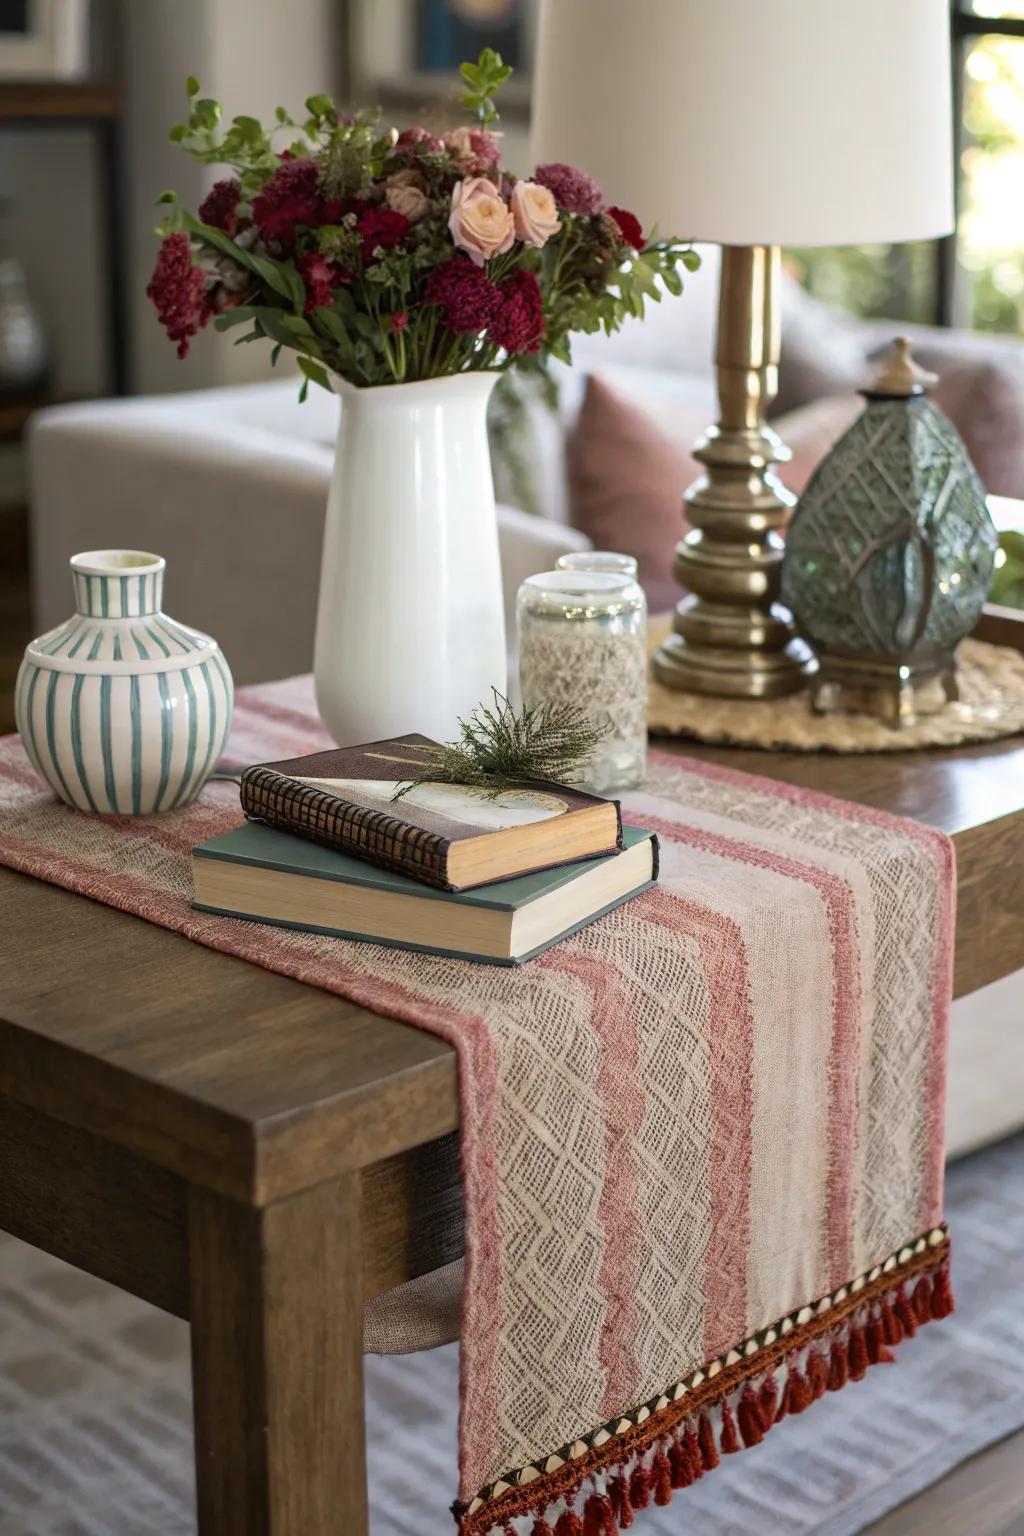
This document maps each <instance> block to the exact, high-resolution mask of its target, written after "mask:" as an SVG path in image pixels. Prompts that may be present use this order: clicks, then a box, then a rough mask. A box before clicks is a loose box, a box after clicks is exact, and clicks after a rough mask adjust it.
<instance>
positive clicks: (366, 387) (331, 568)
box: [147, 49, 698, 741]
mask: <svg viewBox="0 0 1024 1536" xmlns="http://www.w3.org/2000/svg"><path fill="white" fill-rule="evenodd" d="M510 73H511V71H510V70H509V69H508V68H507V67H506V66H505V65H503V64H502V61H501V59H500V57H499V56H498V55H497V54H496V53H494V52H493V51H492V50H490V49H485V50H484V51H483V52H482V53H481V55H480V57H479V59H478V61H477V62H476V63H475V64H465V65H463V66H462V77H463V81H464V83H465V87H466V90H465V93H464V95H463V96H462V98H461V100H462V104H463V105H464V106H465V107H466V108H467V109H468V110H469V111H470V112H471V113H472V114H473V119H474V120H473V122H472V124H471V125H467V126H463V127H459V128H456V129H455V130H454V131H452V132H449V133H445V134H443V135H440V136H439V135H436V134H434V133H433V132H431V131H429V130H428V129H427V128H424V127H412V128H406V129H404V130H403V131H401V132H399V131H398V130H397V129H394V128H391V129H388V130H384V129H382V127H381V122H380V112H379V111H377V110H364V111H358V112H355V113H354V114H352V115H346V114H343V113H341V112H339V111H338V109H337V108H336V106H335V104H334V103H333V102H332V101H331V100H330V98H329V97H326V96H311V97H310V98H309V100H308V101H307V102H306V112H307V114H308V115H307V116H306V117H305V119H304V120H303V121H301V122H297V121H295V120H294V119H293V118H292V117H291V116H290V115H289V114H288V113H287V112H286V111H285V110H284V108H282V107H279V108H278V110H277V120H276V122H275V124H274V125H273V126H272V127H271V128H270V129H269V130H268V129H266V128H264V127H263V125H262V124H261V123H259V122H258V121H257V119H256V118H253V117H236V118H234V119H233V121H232V122H231V123H230V125H228V126H227V127H226V128H225V127H224V126H223V124H222V114H221V109H220V106H219V104H218V103H217V102H216V101H212V100H209V99H206V98H202V97H200V95H199V85H198V82H197V81H195V80H189V82H188V95H189V105H190V110H189V116H188V121H187V122H185V123H182V124H180V125H178V126H177V127H175V128H173V129H172V130H171V137H172V139H174V140H175V141H176V142H177V143H179V144H180V145H181V147H182V149H183V150H184V151H185V152H186V153H187V154H189V155H190V156H192V157H193V158H194V159H196V160H198V161H200V162H202V163H203V164H208V165H222V166H224V167H226V168H227V169H228V170H229V171H230V173H231V174H230V175H229V176H227V177H225V178H224V179H222V180H219V181H217V182H215V184H214V185H213V187H212V188H211V190H210V192H209V194H208V196H207V197H206V199H205V201H204V202H203V203H202V204H201V206H200V208H199V211H198V216H196V215H193V214H191V213H189V212H188V211H187V210H186V209H185V208H183V207H182V206H181V205H180V203H179V202H178V200H177V198H176V196H175V194H174V193H172V192H168V193H165V194H164V196H163V198H162V199H161V201H162V202H163V203H164V204H166V205H167V212H166V217H165V220H164V222H163V224H162V226H161V230H160V233H161V234H162V235H163V241H162V244H161V247H160V251H159V255H158V257H157V263H156V270H155V272H154V274H153V278H152V280H151V282H150V284H149V288H148V290H147V292H148V294H149V296H150V298H151V299H152V300H153V302H154V304H155V305H156V308H157V311H158V314H159V317H160V319H161V321H162V323H163V324H164V326H165V328H166V330H167V333H168V335H169V336H170V338H171V339H172V340H173V341H174V342H176V343H177V347H178V354H179V356H180V357H184V356H186V354H187V352H188V348H189V342H190V340H191V338H192V337H193V336H195V335H196V334H197V332H198V331H200V330H201V329H202V328H203V327H204V326H206V325H207V324H208V323H209V322H211V321H212V322H213V324H214V326H215V327H216V328H217V329H218V330H229V329H233V328H235V327H239V328H241V327H245V329H244V332H243V334H241V335H240V336H239V338H238V342H240V343H242V342H246V343H247V342H252V341H258V340H262V339H264V338H265V339H267V340H268V341H269V342H270V343H272V345H273V353H272V361H273V362H276V361H277V358H278V356H279V355H280V353H281V350H282V348H288V349H289V350H291V351H293V352H295V353H296V354H297V360H298V365H299V368H300V370H301V371H302V373H303V375H304V379H303V383H302V389H301V394H302V397H303V398H304V397H305V393H306V390H307V389H308V386H309V383H310V382H313V383H316V384H318V385H321V386H323V387H324V388H325V389H331V388H332V387H333V388H334V389H335V390H336V391H337V392H338V393H341V394H342V395H343V396H344V397H345V403H344V409H343V412H342V421H341V427H340V437H339V451H338V455H337V463H336V468H335V475H334V480H333V485H332V494H331V498H330V503H329V509H328V523H327V531H326V538H325V549H324V565H323V573H322V582H321V602H320V615H319V622H318V630H317V661H316V673H317V696H318V701H319V704H320V708H321V713H322V714H323V716H324V719H325V723H326V724H327V725H328V727H329V729H331V730H332V731H333V732H334V733H335V734H336V735H338V736H339V737H341V738H343V739H347V740H349V741H351V740H359V739H369V738H370V737H371V736H373V735H377V736H384V735H387V734H391V733H393V732H394V731H395V730H409V729H410V728H412V727H413V726H415V727H417V728H420V729H423V730H424V731H426V732H427V733H428V734H431V733H433V734H438V729H437V727H439V726H440V727H441V734H443V733H444V732H447V731H448V730H449V729H450V724H451V721H452V719H453V718H455V717H456V716H457V715H459V714H465V713H466V712H467V710H468V709H470V708H471V707H472V706H473V704H475V703H476V701H477V700H478V699H479V698H481V697H483V696H485V695H486V694H487V692H488V691H489V689H490V688H491V687H492V686H498V687H499V688H503V687H504V680H505V679H504V671H505V649H504V635H503V621H502V604H501V588H500V571H499V567H498V557H497V536H496V525H495V517H494V499H493V486H492V482H491V475H490V462H489V458H488V454H487V443H486V434H485V427H484V413H485V408H486V402H487V396H488V394H489V393H490V390H491V387H492V385H493V383H494V381H495V379H496V378H497V377H498V376H499V375H500V374H501V373H503V372H504V371H506V370H508V369H511V368H513V367H520V368H523V367H527V368H530V369H531V370H534V371H537V370H543V369H544V368H545V367H546V364H547V362H548V361H549V359H551V358H558V359H560V360H562V361H564V362H569V361H570V360H571V354H570V341H569V338H570V336H571V334H572V332H573V331H597V330H599V329H603V330H605V331H606V332H608V333H611V332H613V331H615V330H617V329H618V328H619V326H620V325H621V324H622V322H623V320H624V319H625V318H626V317H627V316H628V315H637V316H642V315H643V312H644V305H645V301H646V300H647V299H659V298H660V296H661V292H662V290H667V291H668V292H669V293H678V292H680V291H681V288H682V271H683V270H684V269H691V270H692V269H693V268H694V267H696V265H697V261H698V258H697V256H696V254H695V252H693V250H692V249H691V248H690V247H689V245H687V244H685V243H683V242H681V241H679V240H676V239H665V238H659V237H656V235H654V234H653V233H651V234H649V235H647V236H646V237H645V235H644V232H643V230H642V229H641V226H640V223H639V221H638V220H637V219H636V218H635V217H634V215H633V214H631V213H629V212H628V211H627V210H625V209H622V208H616V207H609V206H607V205H606V203H605V200H604V197H603V194H602V192H601V189H600V187H599V186H598V185H597V183H596V182H595V181H594V180H593V179H592V178H591V177H590V176H588V175H587V174H586V173H585V172H584V171H580V170H576V169H574V168H573V167H572V166H568V165H560V164H552V165H539V166H537V167H535V169H534V171H533V173H532V175H531V176H529V177H528V178H517V177H515V176H514V175H512V174H511V173H510V172H509V171H508V170H507V169H505V168H504V167H503V166H502V163H501V141H500V136H499V135H498V133H497V132H496V131H495V129H494V126H493V125H494V123H495V122H496V120H497V112H496V109H495V105H494V94H495V92H496V91H497V89H498V88H499V87H500V86H501V85H502V84H503V83H504V81H505V80H506V79H507V78H508V76H509V74H510ZM464 375H473V376H474V377H472V378H464V377H463V376H464ZM380 386H388V387H387V388H384V389H381V388H380ZM396 386H400V388H397V389H396ZM382 551H383V553H384V557H385V558H384V559H382ZM431 728H433V730H432V729H431Z"/></svg>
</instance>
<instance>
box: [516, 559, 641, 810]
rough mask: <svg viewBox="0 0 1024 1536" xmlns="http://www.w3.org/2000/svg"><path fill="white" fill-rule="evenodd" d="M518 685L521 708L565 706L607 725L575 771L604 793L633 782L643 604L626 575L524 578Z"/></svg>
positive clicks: (637, 771) (637, 766) (637, 768)
mask: <svg viewBox="0 0 1024 1536" xmlns="http://www.w3.org/2000/svg"><path fill="white" fill-rule="evenodd" d="M516 616H517V629H518V637H519V686H520V693H521V695H522V700H523V703H524V705H526V706H527V708H535V707H537V706H538V705H541V704H545V703H548V702H551V703H556V704H572V705H575V706H576V707H577V708H579V709H582V710H584V711H585V712H586V713H587V715H589V716H590V717H591V719H592V720H593V721H594V722H595V724H600V725H603V726H604V727H606V734H605V736H604V738H603V739H602V740H601V742H600V743H599V744H598V746H597V748H596V749H595V752H594V754H593V756H592V758H591V760H590V762H589V764H588V765H587V766H586V768H585V769H584V770H583V771H582V773H581V778H582V779H583V780H584V782H585V783H586V785H587V787H588V788H591V789H593V790H595V791H596V792H597V793H599V794H610V793H614V792H615V791H617V790H622V789H629V788H632V787H633V786H634V785H636V784H639V783H640V781H641V779H642V778H643V776H644V765H645V758H646V752H647V603H646V601H645V598H644V594H643V589H642V588H641V587H640V586H639V585H638V584H637V582H636V581H635V580H634V579H633V578H632V577H631V576H629V575H625V574H623V573H622V572H616V571H607V570H568V571H567V570H556V571H546V572H543V573H542V574H541V575H538V576H529V577H527V579H526V581H524V582H523V584H522V586H521V587H520V588H519V596H518V600H517V615H516Z"/></svg>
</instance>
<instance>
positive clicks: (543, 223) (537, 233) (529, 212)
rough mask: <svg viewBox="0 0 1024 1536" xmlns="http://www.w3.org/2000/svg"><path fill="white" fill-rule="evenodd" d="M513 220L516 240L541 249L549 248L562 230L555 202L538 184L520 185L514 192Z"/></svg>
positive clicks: (524, 183)
mask: <svg viewBox="0 0 1024 1536" xmlns="http://www.w3.org/2000/svg"><path fill="white" fill-rule="evenodd" d="M512 218H513V220H514V223H515V230H516V239H517V240H524V241H525V242H526V244H527V245H536V246H538V247H539V246H542V245H546V244H547V243H548V241H549V240H550V239H551V236H552V235H557V234H558V231H559V230H560V229H561V227H562V226H561V224H560V223H559V221H558V208H557V206H556V204H555V200H554V198H553V197H552V195H551V193H550V192H549V191H548V189H547V187H542V186H541V185H540V183H539V182H536V181H517V182H516V184H515V186H514V187H513V188H512Z"/></svg>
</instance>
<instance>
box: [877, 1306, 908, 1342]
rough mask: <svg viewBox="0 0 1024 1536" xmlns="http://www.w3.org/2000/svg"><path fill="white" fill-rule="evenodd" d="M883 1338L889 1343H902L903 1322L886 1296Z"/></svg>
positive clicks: (883, 1311) (883, 1313)
mask: <svg viewBox="0 0 1024 1536" xmlns="http://www.w3.org/2000/svg"><path fill="white" fill-rule="evenodd" d="M882 1338H883V1339H884V1340H885V1342H886V1343H887V1344H902V1342H903V1324H902V1323H901V1322H900V1320H899V1318H898V1317H897V1316H896V1313H895V1312H894V1311H893V1309H892V1307H891V1306H890V1304H889V1298H888V1297H887V1296H886V1297H885V1298H884V1299H883V1301H882Z"/></svg>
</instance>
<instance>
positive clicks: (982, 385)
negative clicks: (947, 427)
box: [932, 361, 1024, 497]
mask: <svg viewBox="0 0 1024 1536" xmlns="http://www.w3.org/2000/svg"><path fill="white" fill-rule="evenodd" d="M932 399H933V400H934V402H935V404H936V405H937V406H938V407H939V409H940V410H942V411H945V413H946V415H947V416H948V417H949V419H950V421H951V422H952V423H953V425H954V426H955V427H956V429H957V431H958V432H959V433H960V436H961V437H962V438H963V440H964V446H965V448H966V449H967V452H968V454H969V455H970V459H971V462H972V464H973V465H974V467H975V469H976V470H977V471H978V474H979V475H980V476H981V481H982V484H983V485H984V487H985V489H986V491H992V492H994V493H995V494H996V495H999V496H1018V497H1024V373H1022V371H1021V370H1020V369H1019V368H1013V367H1008V366H1007V365H1006V364H1005V363H1004V362H1001V361H993V362H980V361H979V362H962V363H954V364H952V365H951V366H948V367H946V368H945V369H944V370H943V372H942V374H941V376H940V378H939V382H938V384H937V385H936V387H935V389H934V390H933V391H932Z"/></svg>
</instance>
